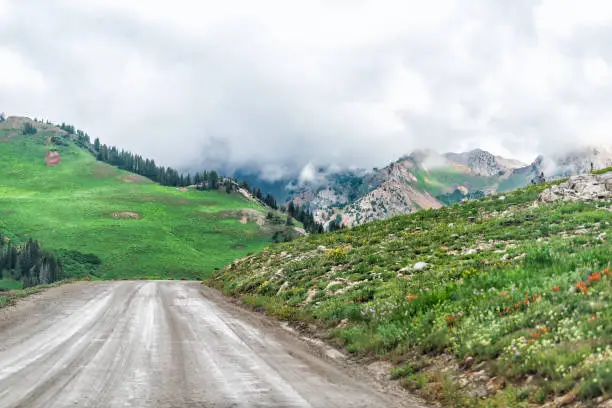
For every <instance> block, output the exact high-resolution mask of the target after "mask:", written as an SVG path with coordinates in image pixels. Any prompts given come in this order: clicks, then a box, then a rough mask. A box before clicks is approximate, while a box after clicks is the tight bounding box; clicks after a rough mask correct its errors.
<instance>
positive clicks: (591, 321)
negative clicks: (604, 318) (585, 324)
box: [589, 316, 597, 323]
mask: <svg viewBox="0 0 612 408" xmlns="http://www.w3.org/2000/svg"><path fill="white" fill-rule="evenodd" d="M595 320H597V316H591V317H589V323H593V322H594V321H595Z"/></svg>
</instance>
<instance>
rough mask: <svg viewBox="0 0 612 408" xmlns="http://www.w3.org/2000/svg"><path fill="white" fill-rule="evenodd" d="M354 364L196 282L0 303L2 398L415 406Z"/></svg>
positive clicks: (98, 285)
mask: <svg viewBox="0 0 612 408" xmlns="http://www.w3.org/2000/svg"><path fill="white" fill-rule="evenodd" d="M352 371H356V370H352ZM352 371H351V370H346V369H343V368H342V367H341V364H338V363H336V362H335V361H330V360H328V359H324V358H320V357H319V356H317V355H316V353H314V352H313V350H312V348H311V346H309V345H308V344H307V343H305V342H303V341H301V340H298V339H297V338H296V337H295V336H294V335H293V334H291V333H289V332H287V331H285V330H282V329H281V328H280V326H279V325H278V324H276V323H275V322H271V321H269V319H266V318H265V317H262V316H259V315H257V314H254V313H250V312H247V311H244V310H242V309H241V308H239V307H237V306H235V305H233V304H232V303H231V302H228V301H227V300H225V299H223V298H222V297H221V296H219V295H218V294H217V293H216V292H214V291H212V290H210V289H208V288H206V287H204V286H202V285H200V284H199V283H196V282H173V281H168V282H165V281H163V282H162V281H136V282H127V281H126V282H89V283H88V282H82V283H74V284H66V285H63V286H60V287H57V288H53V289H50V290H47V291H45V292H43V293H41V294H37V295H34V296H32V297H30V298H28V299H26V300H23V301H20V302H19V303H18V304H17V305H16V306H13V307H8V308H4V309H0V407H28V408H29V407H45V408H49V407H105V408H106V407H177V408H178V407H210V408H221V407H321V408H331V407H342V408H349V407H409V408H416V407H421V405H418V403H417V402H415V401H412V400H410V399H408V398H407V397H406V396H402V395H401V394H398V393H395V392H386V391H385V390H384V389H383V388H382V387H381V386H380V385H379V384H377V383H374V382H373V381H371V380H370V379H368V378H365V377H364V376H360V375H357V374H355V372H352ZM348 372H351V374H350V375H349V374H347V373H348Z"/></svg>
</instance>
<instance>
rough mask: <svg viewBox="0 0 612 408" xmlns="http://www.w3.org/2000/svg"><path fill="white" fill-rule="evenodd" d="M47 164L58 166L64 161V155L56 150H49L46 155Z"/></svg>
mask: <svg viewBox="0 0 612 408" xmlns="http://www.w3.org/2000/svg"><path fill="white" fill-rule="evenodd" d="M45 162H46V163H47V166H57V165H58V164H60V163H61V162H62V157H61V156H60V154H59V153H58V152H56V151H55V150H49V151H48V152H47V154H46V155H45Z"/></svg>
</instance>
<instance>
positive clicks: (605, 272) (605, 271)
mask: <svg viewBox="0 0 612 408" xmlns="http://www.w3.org/2000/svg"><path fill="white" fill-rule="evenodd" d="M604 275H607V276H612V271H610V268H606V269H604Z"/></svg>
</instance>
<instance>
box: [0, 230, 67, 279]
mask: <svg viewBox="0 0 612 408" xmlns="http://www.w3.org/2000/svg"><path fill="white" fill-rule="evenodd" d="M63 277H64V270H63V267H62V264H61V262H60V261H59V259H57V258H56V256H55V255H54V254H53V253H51V252H49V251H46V250H44V249H43V248H41V246H40V244H39V243H38V242H37V241H34V240H33V239H29V240H28V241H27V242H26V243H25V244H23V245H21V246H15V245H11V244H9V243H6V242H5V238H4V237H3V236H2V235H0V279H3V278H9V279H14V280H18V281H21V282H22V283H23V287H24V288H29V287H32V286H36V285H46V284H49V283H53V282H57V281H58V280H61V279H62V278H63Z"/></svg>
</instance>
